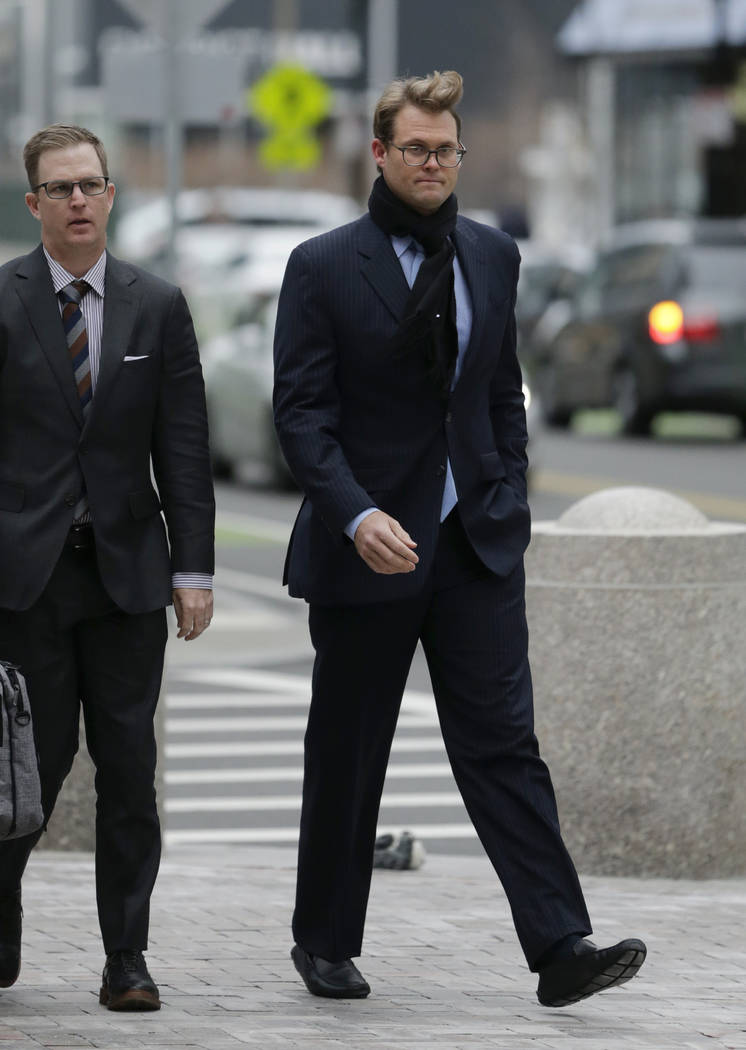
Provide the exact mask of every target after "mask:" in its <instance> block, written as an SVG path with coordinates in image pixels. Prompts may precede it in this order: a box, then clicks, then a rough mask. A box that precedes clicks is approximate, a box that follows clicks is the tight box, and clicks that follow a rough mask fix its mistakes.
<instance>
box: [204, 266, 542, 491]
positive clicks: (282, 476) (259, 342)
mask: <svg viewBox="0 0 746 1050" xmlns="http://www.w3.org/2000/svg"><path fill="white" fill-rule="evenodd" d="M278 294H279V284H278V285H277V288H276V290H275V291H274V292H267V293H265V294H263V295H259V294H257V295H256V296H255V297H254V299H253V301H252V305H250V306H247V309H246V311H245V313H244V315H243V316H242V317H241V318H239V324H238V325H237V326H236V327H235V328H233V329H232V330H231V331H229V332H225V333H223V334H222V335H220V336H217V337H216V338H215V339H213V340H211V341H210V342H209V343H208V344H207V346H206V347H205V349H204V373H205V387H206V390H207V412H208V417H209V421H210V448H211V453H212V462H213V472H214V473H215V475H216V476H217V477H224V478H229V477H231V476H233V475H234V474H235V473H236V472H237V471H238V470H239V469H240V468H241V467H242V466H245V465H250V466H251V468H252V473H253V474H254V476H257V475H258V476H259V477H260V478H262V480H264V481H265V482H267V483H268V484H269V485H271V486H272V487H274V488H283V489H287V488H292V487H294V485H295V482H294V481H293V477H292V475H291V473H290V470H289V468H288V466H287V464H286V462H285V459H284V457H283V455H282V451H281V450H280V445H279V442H278V440H277V435H276V433H275V428H274V421H273V414H272V386H273V382H274V368H273V353H272V348H273V340H274V329H275V320H276V317H277V302H278ZM523 394H524V398H525V403H526V417H527V421H528V430H529V435H530V434H531V433H532V431H533V430H534V429H535V428H536V413H537V411H538V409H537V403H536V399H535V398H533V397H532V395H531V391H530V389H529V387H528V385H527V384H525V383H524V386H523Z"/></svg>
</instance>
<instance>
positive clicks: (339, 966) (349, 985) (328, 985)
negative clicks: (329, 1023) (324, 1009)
mask: <svg viewBox="0 0 746 1050" xmlns="http://www.w3.org/2000/svg"><path fill="white" fill-rule="evenodd" d="M290 955H291V957H292V960H293V962H294V963H295V968H296V970H297V971H298V973H299V974H300V975H301V977H302V978H303V980H304V982H305V985H306V988H307V989H308V990H309V992H310V993H311V995H323V996H325V997H326V998H327V999H365V997H366V996H368V995H370V985H369V984H368V982H367V981H366V980H365V978H364V977H363V975H362V974H361V973H360V971H359V970H358V968H357V967H356V966H355V964H354V963H353V961H352V959H344V960H343V961H342V962H328V961H327V960H326V959H322V958H321V957H320V956H318V955H309V954H308V952H307V951H304V949H303V948H301V946H300V945H299V944H296V945H294V946H293V949H292V951H291V952H290Z"/></svg>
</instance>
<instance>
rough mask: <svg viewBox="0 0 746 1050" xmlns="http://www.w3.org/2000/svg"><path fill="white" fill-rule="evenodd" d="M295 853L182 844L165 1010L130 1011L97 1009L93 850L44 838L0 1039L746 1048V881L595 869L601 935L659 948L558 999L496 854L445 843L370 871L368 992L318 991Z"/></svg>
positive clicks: (172, 890) (2, 996) (157, 965)
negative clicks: (547, 998) (525, 938)
mask: <svg viewBox="0 0 746 1050" xmlns="http://www.w3.org/2000/svg"><path fill="white" fill-rule="evenodd" d="M293 866H294V852H293V850H286V849H280V848H265V847H247V848H245V849H243V848H232V849H231V848H221V849H218V850H215V849H209V850H200V851H197V850H194V849H192V848H190V849H186V848H179V849H177V848H174V849H172V850H170V852H169V854H168V856H167V857H166V859H165V860H164V863H163V866H162V869H161V875H160V878H159V882H158V887H157V891H156V895H155V898H154V901H153V920H152V937H151V946H150V951H149V953H148V956H147V958H148V963H149V965H150V968H151V971H152V973H153V976H154V978H155V979H156V981H157V982H158V983H159V985H160V988H161V995H162V998H163V1003H164V1005H163V1008H162V1010H161V1011H160V1012H159V1013H154V1014H129V1015H128V1014H115V1013H111V1012H109V1011H107V1010H105V1009H104V1008H102V1007H100V1006H99V1005H98V986H99V978H100V970H101V966H102V963H103V959H102V953H101V946H100V943H99V940H98V931H97V923H96V912H95V904H94V898H93V864H92V861H91V859H90V858H89V857H88V856H82V855H77V854H54V853H46V854H45V853H39V852H37V853H36V854H35V855H34V857H33V858H32V861H31V863H30V865H29V870H28V873H27V876H26V879H25V882H24V898H25V899H24V905H25V911H26V917H25V937H24V966H23V972H22V975H21V979H20V980H19V982H18V984H16V985H15V986H14V987H13V988H10V989H7V990H5V991H0V1050H6V1048H12V1050H26V1048H30V1047H39V1046H43V1047H54V1048H63V1047H65V1048H68V1047H98V1048H102V1050H136V1048H140V1047H147V1048H149V1050H157V1048H160V1047H163V1048H166V1047H168V1048H174V1047H178V1048H179V1050H191V1048H195V1050H228V1048H238V1047H246V1046H249V1047H259V1046H261V1047H266V1048H272V1047H286V1048H288V1050H294V1048H301V1047H303V1048H310V1050H327V1048H328V1050H331V1048H335V1050H340V1048H344V1050H358V1048H360V1050H364V1048H368V1047H374V1046H375V1047H380V1048H381V1050H410V1048H425V1047H447V1048H448V1050H487V1048H489V1050H528V1048H549V1050H578V1048H582V1050H613V1048H616V1047H625V1048H632V1050H648V1048H649V1050H667V1048H676V1050H689V1048H697V1050H722V1048H729V1050H746V879H739V880H731V881H722V882H698V883H695V882H673V881H667V880H652V879H603V878H586V879H584V880H583V881H584V886H585V888H586V893H587V896H588V901H589V906H590V909H591V915H592V917H593V919H594V925H595V929H596V939H597V940H598V942H603V943H611V942H613V941H615V940H617V939H619V938H620V937H622V936H626V935H639V936H641V937H643V938H644V939H645V940H646V941H647V943H648V948H649V953H650V954H649V956H648V961H647V963H646V965H645V967H644V968H643V970H642V972H641V974H640V976H639V977H637V978H636V979H635V980H634V981H632V982H630V983H629V984H627V985H626V986H624V987H623V988H618V989H613V990H611V991H609V992H606V993H604V994H602V995H599V996H596V997H594V998H593V999H591V1000H589V1001H587V1002H585V1003H581V1004H579V1005H577V1006H575V1007H567V1008H565V1009H562V1010H547V1009H544V1008H543V1007H540V1006H539V1005H538V1003H537V1001H536V997H535V988H536V978H535V977H534V976H533V975H532V974H529V973H528V971H527V969H526V967H525V963H524V961H523V957H522V955H521V954H520V951H519V949H518V945H517V942H516V939H515V936H514V933H513V928H512V925H511V921H510V916H509V913H508V909H507V905H506V903H505V899H504V897H503V896H502V894H501V893H500V892H499V891H498V889H496V887H495V881H494V877H493V876H492V873H491V869H490V868H489V866H488V864H487V862H486V861H485V860H483V859H481V858H455V857H444V856H433V855H431V856H429V857H428V859H427V862H426V864H425V866H424V867H423V868H422V869H421V870H420V871H417V872H377V873H376V877H375V881H374V887H373V893H372V899H371V905H370V910H369V918H368V930H367V941H366V945H365V955H364V956H363V958H362V960H361V962H360V967H361V969H362V971H363V973H364V974H365V976H366V977H367V978H368V979H369V980H370V983H371V986H372V988H373V993H372V995H371V996H370V998H369V999H367V1000H364V1001H360V1002H334V1001H331V1000H321V999H315V998H313V997H311V996H309V995H308V993H307V992H306V991H305V989H304V988H303V986H302V985H301V982H300V979H299V978H298V977H297V975H296V973H295V971H294V969H293V966H292V963H291V961H290V958H289V955H288V952H289V948H290V935H289V932H288V926H289V919H290V912H291V907H292V899H293V885H294V867H293Z"/></svg>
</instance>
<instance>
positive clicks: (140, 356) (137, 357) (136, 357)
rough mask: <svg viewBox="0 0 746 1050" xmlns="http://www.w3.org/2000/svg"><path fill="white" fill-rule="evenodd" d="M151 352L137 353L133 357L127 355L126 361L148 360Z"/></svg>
mask: <svg viewBox="0 0 746 1050" xmlns="http://www.w3.org/2000/svg"><path fill="white" fill-rule="evenodd" d="M149 357H150V354H135V355H134V356H133V357H129V356H128V357H125V359H124V360H125V361H147V359H148V358H149Z"/></svg>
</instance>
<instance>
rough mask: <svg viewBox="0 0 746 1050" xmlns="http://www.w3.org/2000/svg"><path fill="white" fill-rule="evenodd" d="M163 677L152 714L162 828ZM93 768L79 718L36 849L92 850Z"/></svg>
mask: <svg viewBox="0 0 746 1050" xmlns="http://www.w3.org/2000/svg"><path fill="white" fill-rule="evenodd" d="M165 692H166V676H165V672H164V676H163V685H162V687H161V695H160V698H159V700H158V707H157V708H156V713H155V733H156V740H157V742H158V767H157V769H156V791H157V794H158V811H159V814H160V818H161V827H163V797H164V786H163V751H162V749H163V741H164V738H165V707H166V697H165ZM94 774H95V769H94V766H93V762H92V761H91V759H90V756H89V754H88V750H87V748H86V742H85V727H84V725H83V718H82V715H81V719H80V746H79V748H78V753H77V755H76V756H75V761H74V762H73V767H72V769H71V770H70V772H69V774H68V776H67V778H66V779H65V783H64V784H63V785H62V790H61V791H60V793H59V796H58V797H57V805H56V806H55V807H54V812H53V813H52V816H51V818H50V821H49V824H48V826H47V830H46V833H45V834H43V835H42V837H41V839H40V840H39V846H38V848H39V849H57V850H77V851H81V852H85V853H87V852H93V850H94V849H95V846H96V790H95V787H94V782H93V781H94Z"/></svg>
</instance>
